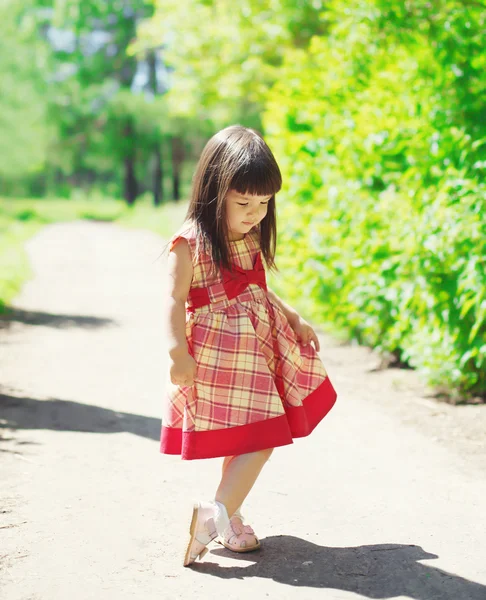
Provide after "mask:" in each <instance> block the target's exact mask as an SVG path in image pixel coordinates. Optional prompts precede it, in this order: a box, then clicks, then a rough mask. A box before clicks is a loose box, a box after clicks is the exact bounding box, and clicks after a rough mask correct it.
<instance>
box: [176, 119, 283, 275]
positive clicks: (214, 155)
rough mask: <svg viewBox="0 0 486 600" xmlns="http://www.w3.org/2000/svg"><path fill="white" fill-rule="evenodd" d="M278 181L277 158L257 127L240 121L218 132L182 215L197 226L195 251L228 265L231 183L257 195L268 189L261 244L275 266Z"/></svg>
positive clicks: (201, 160)
mask: <svg viewBox="0 0 486 600" xmlns="http://www.w3.org/2000/svg"><path fill="white" fill-rule="evenodd" d="M281 186H282V175H281V173H280V169H279V167H278V165H277V161H276V160H275V157H274V156H273V154H272V152H271V150H270V148H269V147H268V146H267V144H266V143H265V141H264V140H263V138H262V136H261V134H260V133H258V132H257V131H256V130H254V129H250V128H248V127H243V126H242V125H231V126H230V127H226V128H225V129H222V130H221V131H219V132H218V133H216V134H215V135H214V136H213V137H212V138H211V139H210V140H209V141H208V143H207V144H206V146H205V147H204V149H203V151H202V153H201V157H200V158H199V162H198V164H197V167H196V171H195V173H194V176H193V181H192V191H191V199H190V204H189V208H188V210H187V214H186V217H185V220H184V223H186V222H188V221H190V222H191V223H192V225H193V226H194V227H195V229H196V255H197V254H198V253H199V252H201V251H203V252H206V253H209V254H210V255H211V256H212V259H213V261H212V262H213V263H214V265H222V266H223V267H225V268H227V269H230V270H231V264H230V260H229V257H230V250H229V246H228V242H227V240H228V224H227V218H226V194H227V193H228V191H229V190H231V189H233V190H236V191H237V192H239V193H241V194H251V195H256V196H268V195H269V194H271V195H272V196H271V198H270V200H269V202H268V208H267V214H266V215H265V217H264V218H263V219H262V221H261V222H260V223H259V232H260V248H261V251H262V256H263V258H264V260H265V263H266V264H267V267H268V268H269V269H274V270H277V271H278V268H277V265H276V264H275V249H276V238H277V223H276V210H275V194H276V193H277V192H278V191H279V190H280V188H281Z"/></svg>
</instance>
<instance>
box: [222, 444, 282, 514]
mask: <svg viewBox="0 0 486 600" xmlns="http://www.w3.org/2000/svg"><path fill="white" fill-rule="evenodd" d="M272 452H273V448H268V449H266V450H259V451H258V452H250V453H249V454H239V455H237V456H233V457H231V456H228V457H226V458H225V460H224V461H223V474H222V477H221V482H220V484H219V487H218V490H217V492H216V498H215V499H216V501H217V502H221V504H224V506H225V507H226V510H227V512H228V515H229V516H230V517H231V515H233V514H234V512H235V511H236V510H237V509H238V508H239V507H240V506H241V505H242V504H243V501H244V500H245V498H246V497H247V496H248V494H249V492H250V490H251V488H252V487H253V484H254V483H255V481H256V480H257V477H258V475H259V474H260V472H261V470H262V469H263V466H264V464H265V463H266V462H267V460H268V459H269V458H270V455H271V454H272Z"/></svg>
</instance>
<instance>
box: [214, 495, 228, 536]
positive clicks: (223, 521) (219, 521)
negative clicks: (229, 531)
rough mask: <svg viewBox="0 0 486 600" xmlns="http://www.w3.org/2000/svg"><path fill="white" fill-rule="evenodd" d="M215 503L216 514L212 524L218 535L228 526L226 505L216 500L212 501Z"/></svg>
mask: <svg viewBox="0 0 486 600" xmlns="http://www.w3.org/2000/svg"><path fill="white" fill-rule="evenodd" d="M214 504H215V505H216V511H215V512H216V514H215V516H214V526H215V527H216V531H217V532H218V534H219V535H223V534H224V531H225V529H226V528H227V527H229V517H228V512H227V510H226V506H225V505H224V504H221V502H218V501H217V500H215V501H214Z"/></svg>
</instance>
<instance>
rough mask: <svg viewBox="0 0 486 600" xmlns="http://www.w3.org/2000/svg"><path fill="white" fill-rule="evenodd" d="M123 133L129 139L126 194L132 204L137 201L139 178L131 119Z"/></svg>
mask: <svg viewBox="0 0 486 600" xmlns="http://www.w3.org/2000/svg"><path fill="white" fill-rule="evenodd" d="M123 135H124V137H125V138H126V139H127V143H126V147H127V151H126V155H125V158H124V159H123V163H124V167H125V181H124V196H125V200H126V201H127V204H128V205H129V206H131V205H132V204H134V203H135V200H136V198H137V195H138V185H137V178H136V176H135V148H134V146H135V144H134V137H135V136H134V131H133V124H132V122H131V119H128V120H127V122H126V124H125V128H124V130H123Z"/></svg>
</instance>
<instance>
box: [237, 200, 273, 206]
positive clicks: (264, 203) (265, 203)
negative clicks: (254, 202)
mask: <svg viewBox="0 0 486 600" xmlns="http://www.w3.org/2000/svg"><path fill="white" fill-rule="evenodd" d="M268 202H269V201H267V202H260V204H263V205H265V206H266V205H267V204H268ZM237 204H239V205H240V206H248V202H247V203H246V204H242V203H241V202H237Z"/></svg>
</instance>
